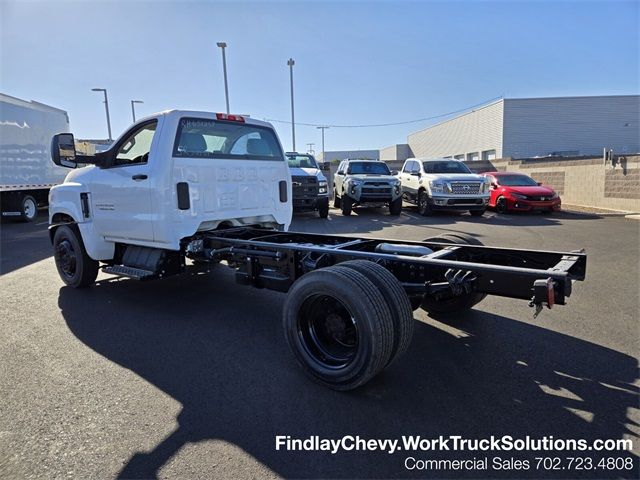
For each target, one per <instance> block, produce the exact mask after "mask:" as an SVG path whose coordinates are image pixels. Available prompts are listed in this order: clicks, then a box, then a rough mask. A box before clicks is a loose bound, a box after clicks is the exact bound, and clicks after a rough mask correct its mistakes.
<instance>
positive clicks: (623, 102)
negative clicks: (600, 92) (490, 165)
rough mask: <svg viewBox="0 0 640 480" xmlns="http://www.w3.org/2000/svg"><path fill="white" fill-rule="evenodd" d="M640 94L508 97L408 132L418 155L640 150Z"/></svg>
mask: <svg viewBox="0 0 640 480" xmlns="http://www.w3.org/2000/svg"><path fill="white" fill-rule="evenodd" d="M639 120H640V95H619V96H597V97H557V98H505V99H502V100H498V101H496V102H493V103H490V104H487V105H485V106H483V107H480V108H477V109H475V110H473V111H471V112H467V113H465V114H462V115H459V116H457V117H455V118H452V119H450V120H447V121H445V122H442V123H439V124H437V125H433V126H431V127H429V128H426V129H424V130H421V131H419V132H416V133H413V134H411V135H409V136H408V144H409V147H410V148H411V151H412V153H413V155H414V156H415V157H418V158H434V157H454V158H458V159H466V160H492V159H494V158H505V157H512V158H531V157H536V156H547V155H562V156H576V155H602V152H603V148H606V149H607V150H610V149H613V151H614V153H617V154H624V153H637V152H640V126H639Z"/></svg>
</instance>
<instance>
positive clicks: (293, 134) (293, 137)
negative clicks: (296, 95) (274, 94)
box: [287, 58, 296, 152]
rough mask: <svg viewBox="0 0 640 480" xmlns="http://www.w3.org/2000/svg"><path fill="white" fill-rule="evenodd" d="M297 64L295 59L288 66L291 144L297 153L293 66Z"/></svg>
mask: <svg viewBox="0 0 640 480" xmlns="http://www.w3.org/2000/svg"><path fill="white" fill-rule="evenodd" d="M295 64H296V62H295V61H294V60H293V58H290V59H289V60H287V65H289V81H290V83H291V143H292V144H293V151H294V152H295V151H296V121H295V115H294V109H293V66H294V65H295Z"/></svg>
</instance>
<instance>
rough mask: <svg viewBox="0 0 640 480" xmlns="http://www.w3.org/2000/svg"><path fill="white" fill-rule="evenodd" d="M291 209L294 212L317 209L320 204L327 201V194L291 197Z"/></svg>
mask: <svg viewBox="0 0 640 480" xmlns="http://www.w3.org/2000/svg"><path fill="white" fill-rule="evenodd" d="M292 203H293V210H294V211H295V212H302V211H309V210H318V208H319V207H320V205H323V204H324V203H329V196H328V195H319V196H317V197H296V196H294V197H293V201H292Z"/></svg>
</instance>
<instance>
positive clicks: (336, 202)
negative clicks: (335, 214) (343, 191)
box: [333, 188, 340, 208]
mask: <svg viewBox="0 0 640 480" xmlns="http://www.w3.org/2000/svg"><path fill="white" fill-rule="evenodd" d="M333 208H340V197H339V196H338V192H336V189H335V188H334V189H333Z"/></svg>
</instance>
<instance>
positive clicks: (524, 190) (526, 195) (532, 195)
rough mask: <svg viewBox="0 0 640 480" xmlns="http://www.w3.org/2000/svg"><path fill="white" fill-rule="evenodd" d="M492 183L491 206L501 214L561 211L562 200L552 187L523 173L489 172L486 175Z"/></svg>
mask: <svg viewBox="0 0 640 480" xmlns="http://www.w3.org/2000/svg"><path fill="white" fill-rule="evenodd" d="M484 175H485V177H486V178H488V179H489V181H490V182H491V198H490V200H489V206H490V207H492V208H495V209H496V211H497V212H499V213H507V212H510V211H517V210H519V211H524V212H530V211H546V212H555V211H558V210H560V208H561V205H562V200H561V199H560V196H559V195H558V194H557V193H556V192H555V191H554V190H553V188H551V187H547V186H545V185H542V184H541V183H538V182H536V181H535V180H534V179H533V178H531V177H530V176H528V175H525V174H523V173H512V172H488V173H485V174H484Z"/></svg>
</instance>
